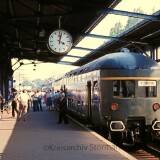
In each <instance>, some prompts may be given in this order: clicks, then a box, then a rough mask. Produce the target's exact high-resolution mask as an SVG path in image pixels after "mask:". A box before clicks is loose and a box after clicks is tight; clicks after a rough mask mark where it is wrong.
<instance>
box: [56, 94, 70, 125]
mask: <svg viewBox="0 0 160 160" xmlns="http://www.w3.org/2000/svg"><path fill="white" fill-rule="evenodd" d="M66 111H67V99H66V97H65V93H63V92H62V93H61V98H60V101H59V121H58V122H57V124H61V123H62V120H64V123H65V124H68V119H67V117H66Z"/></svg>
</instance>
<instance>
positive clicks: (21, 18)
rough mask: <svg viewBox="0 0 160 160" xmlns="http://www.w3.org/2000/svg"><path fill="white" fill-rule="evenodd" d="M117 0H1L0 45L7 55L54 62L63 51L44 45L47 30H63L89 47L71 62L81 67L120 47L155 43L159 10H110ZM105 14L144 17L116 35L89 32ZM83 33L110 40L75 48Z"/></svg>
mask: <svg viewBox="0 0 160 160" xmlns="http://www.w3.org/2000/svg"><path fill="white" fill-rule="evenodd" d="M120 2H121V0H1V1H0V44H1V47H3V49H5V51H6V52H3V54H4V55H3V56H8V58H17V59H18V61H20V60H22V59H28V60H31V62H33V61H35V60H37V61H42V62H53V63H58V62H60V61H61V59H62V58H63V57H64V56H69V55H67V54H54V53H52V52H51V51H50V50H49V49H48V47H47V40H48V36H49V35H50V33H51V32H52V31H53V30H55V29H57V28H60V27H61V28H63V29H65V30H67V31H68V32H69V33H70V34H71V35H72V37H73V47H72V48H77V49H81V50H90V51H91V54H88V55H87V56H85V57H82V58H80V59H79V60H78V61H77V62H74V63H72V65H76V66H81V65H84V64H86V63H88V62H90V61H92V60H95V59H97V58H99V57H101V56H103V55H105V54H108V53H111V52H115V51H117V50H119V49H120V48H122V47H128V48H130V49H131V50H132V51H137V50H140V51H142V52H143V51H145V50H146V47H148V46H155V45H159V37H160V29H159V26H160V25H159V24H160V12H156V13H155V14H154V15H145V14H138V13H132V12H125V11H119V10H114V7H115V6H116V5H117V4H118V3H120ZM107 14H118V15H122V16H130V17H137V18H143V19H144V20H143V21H142V22H140V23H138V24H137V25H135V26H134V27H132V28H130V29H129V30H127V31H125V32H124V33H123V34H121V35H120V36H119V37H109V36H100V35H94V34H90V31H91V30H92V29H93V28H94V27H95V26H96V25H97V24H98V23H99V22H100V21H101V20H102V19H103V18H104V17H105V15H107ZM85 36H90V37H97V38H106V39H110V40H109V41H108V42H106V43H105V44H104V45H103V46H101V47H99V48H97V49H96V50H92V49H90V48H78V47H76V44H77V43H78V42H80V41H81V40H82V39H83V38H84V37H85Z"/></svg>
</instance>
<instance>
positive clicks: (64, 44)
mask: <svg viewBox="0 0 160 160" xmlns="http://www.w3.org/2000/svg"><path fill="white" fill-rule="evenodd" d="M57 41H59V44H60V43H62V44H63V45H65V43H64V42H62V41H61V40H57Z"/></svg>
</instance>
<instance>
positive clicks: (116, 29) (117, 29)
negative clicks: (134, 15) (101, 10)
mask: <svg viewBox="0 0 160 160" xmlns="http://www.w3.org/2000/svg"><path fill="white" fill-rule="evenodd" d="M123 30H124V29H123V25H122V24H121V22H120V21H119V22H117V23H116V24H115V26H114V27H113V28H111V30H110V33H109V35H110V36H112V37H116V36H117V35H119V34H120V33H122V32H123Z"/></svg>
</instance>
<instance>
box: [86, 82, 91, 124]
mask: <svg viewBox="0 0 160 160" xmlns="http://www.w3.org/2000/svg"><path fill="white" fill-rule="evenodd" d="M87 102H88V110H87V112H88V114H87V116H88V122H89V123H91V122H92V110H91V81H88V82H87Z"/></svg>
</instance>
